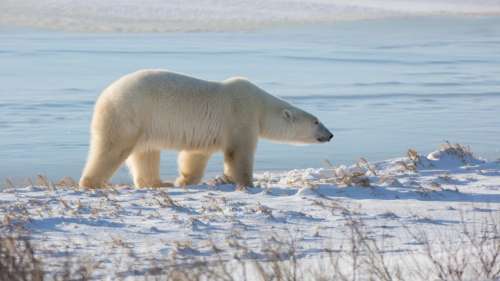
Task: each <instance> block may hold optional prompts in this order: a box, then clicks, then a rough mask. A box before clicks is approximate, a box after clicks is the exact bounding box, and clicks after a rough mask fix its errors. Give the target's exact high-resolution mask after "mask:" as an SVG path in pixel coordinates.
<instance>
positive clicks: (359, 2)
mask: <svg viewBox="0 0 500 281" xmlns="http://www.w3.org/2000/svg"><path fill="white" fill-rule="evenodd" d="M498 14H500V3H499V2H498V1H495V0H476V1H472V0H460V1H454V0H435V1H429V0H425V1H422V0H403V1H401V0H390V1H387V0H356V1H346V0H333V1H332V0H307V1H297V0H272V1H269V0H254V1H249V0H238V1H230V0H197V1H182V0H174V1H162V0H141V1H139V0H128V1H122V0H106V1H101V0H90V1H75V0H47V1H36V0H4V1H1V2H0V25H4V26H25V27H40V28H49V29H58V30H74V31H93V32H100V31H104V32H109V31H115V32H162V31H221V30H249V29H255V28H261V27H266V26H283V25H296V24H310V23H332V22H336V21H339V20H359V19H377V18H388V17H404V16H422V15H432V16H442V15H498Z"/></svg>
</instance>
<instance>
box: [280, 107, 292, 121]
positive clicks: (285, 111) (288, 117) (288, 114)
mask: <svg viewBox="0 0 500 281" xmlns="http://www.w3.org/2000/svg"><path fill="white" fill-rule="evenodd" d="M281 113H282V114H283V118H285V120H286V121H293V116H292V112H291V111H290V110H288V109H283V111H282V112H281Z"/></svg>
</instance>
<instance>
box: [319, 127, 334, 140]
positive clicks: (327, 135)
mask: <svg viewBox="0 0 500 281" xmlns="http://www.w3.org/2000/svg"><path fill="white" fill-rule="evenodd" d="M316 136H317V137H316V140H317V141H319V142H329V141H330V140H331V139H332V138H333V134H332V133H331V132H330V131H329V130H328V129H327V128H326V127H325V126H324V125H323V124H322V123H320V124H319V126H318V130H317V133H316Z"/></svg>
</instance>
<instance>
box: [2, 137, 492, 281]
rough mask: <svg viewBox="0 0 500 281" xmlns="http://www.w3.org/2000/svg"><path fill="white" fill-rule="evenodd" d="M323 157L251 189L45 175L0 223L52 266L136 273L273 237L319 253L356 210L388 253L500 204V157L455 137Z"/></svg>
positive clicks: (472, 222)
mask: <svg viewBox="0 0 500 281" xmlns="http://www.w3.org/2000/svg"><path fill="white" fill-rule="evenodd" d="M326 166H327V168H321V169H305V170H292V171H288V172H283V173H263V174H258V175H255V185H256V186H258V187H255V188H250V189H247V190H235V188H234V186H232V185H217V184H216V182H217V181H216V180H209V181H208V182H207V183H205V184H202V185H197V186H190V187H188V188H186V189H183V188H161V189H135V188H132V187H128V186H115V187H114V188H109V189H103V190H82V189H78V188H76V187H62V186H61V185H66V186H71V185H72V182H71V180H69V179H65V180H64V181H63V182H61V183H59V184H57V183H51V182H48V181H47V180H46V179H43V178H39V179H38V180H37V181H36V182H35V183H28V186H26V187H18V186H16V187H14V186H11V185H10V184H9V183H7V184H6V186H5V187H4V188H3V189H1V190H0V221H1V222H2V223H1V224H0V234H1V236H6V235H10V234H13V233H19V232H21V233H24V234H25V235H29V236H30V237H31V238H32V239H33V243H34V245H35V248H36V249H38V254H39V255H41V256H43V257H44V259H43V260H44V262H45V263H46V266H47V267H48V268H59V267H60V265H61V260H64V259H66V258H67V257H68V256H69V257H70V258H74V259H78V260H81V259H89V260H92V261H93V262H94V264H98V265H96V272H95V275H94V276H96V278H98V279H102V278H104V277H108V278H110V280H113V278H114V277H116V276H122V277H123V276H127V277H130V278H132V277H134V276H135V277H137V276H142V275H143V274H144V273H145V272H148V270H150V269H151V266H152V265H154V264H158V263H159V262H160V261H161V260H163V259H166V258H172V257H175V258H176V260H180V261H183V260H186V261H187V260H193V259H204V260H215V259H223V260H231V259H232V257H234V256H235V255H236V256H239V257H242V258H244V259H257V260H259V259H263V258H264V257H266V256H267V253H268V252H269V250H270V249H273V247H276V245H278V246H279V245H293V247H294V250H295V256H296V257H298V258H299V259H300V260H309V261H311V260H315V259H316V260H318V259H321V257H324V256H325V255H326V254H328V253H330V252H331V250H340V249H345V248H346V247H347V245H348V244H349V241H351V239H352V236H351V235H352V228H349V224H350V223H352V221H353V220H356V221H358V222H360V223H362V224H363V229H365V230H366V235H367V236H369V237H370V239H372V240H373V241H375V242H376V243H378V244H379V245H383V246H381V248H382V250H383V251H384V253H386V254H387V255H388V257H389V258H390V257H393V258H394V257H398V256H400V255H402V253H403V255H404V256H407V254H408V253H415V254H416V253H421V252H422V251H424V245H423V244H422V243H418V241H416V240H415V237H414V236H413V235H412V233H413V234H414V233H420V232H425V233H426V234H427V235H429V237H431V240H436V241H437V240H440V241H442V240H444V241H447V242H448V243H449V244H450V245H460V247H462V246H461V245H465V244H461V243H464V242H463V240H462V239H461V238H460V237H461V236H460V235H459V234H460V233H462V232H463V227H464V225H468V226H469V227H471V228H472V229H480V228H481V227H484V223H485V222H486V221H488V222H489V223H491V220H490V219H492V218H493V219H495V218H498V217H499V216H500V161H498V160H497V161H487V160H483V159H478V158H476V157H474V156H473V154H471V153H470V152H469V151H468V150H467V149H465V148H464V147H462V146H457V145H448V144H447V145H445V146H443V147H441V148H440V149H439V150H437V151H435V152H432V153H430V154H428V155H427V156H424V155H420V154H418V153H417V152H416V151H414V150H409V152H408V155H407V156H406V157H403V158H400V159H392V160H387V161H383V162H378V163H368V162H367V161H366V160H364V159H361V160H360V161H359V162H358V163H356V164H355V165H353V166H350V167H345V166H340V167H333V166H328V165H326ZM494 239H498V237H496V238H494ZM237 244H238V245H240V246H235V245H237ZM242 247H244V248H245V251H244V252H242V251H241V249H242ZM464 247H465V246H464ZM278 251H279V249H278ZM315 264H316V265H317V263H315Z"/></svg>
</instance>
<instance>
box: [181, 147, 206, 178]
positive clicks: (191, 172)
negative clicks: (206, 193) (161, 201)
mask: <svg viewBox="0 0 500 281" xmlns="http://www.w3.org/2000/svg"><path fill="white" fill-rule="evenodd" d="M209 158H210V154H209V153H205V152H200V151H187V150H183V151H181V152H180V153H179V158H178V160H177V162H178V165H179V177H178V178H177V180H176V181H175V185H176V186H186V185H193V184H198V183H200V181H201V179H202V178H203V174H204V173H205V168H206V166H207V162H208V159H209Z"/></svg>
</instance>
